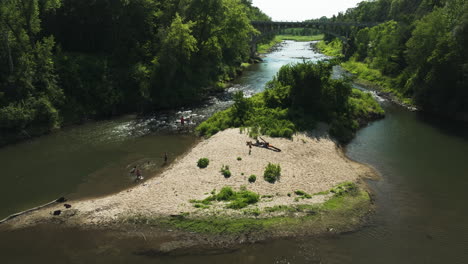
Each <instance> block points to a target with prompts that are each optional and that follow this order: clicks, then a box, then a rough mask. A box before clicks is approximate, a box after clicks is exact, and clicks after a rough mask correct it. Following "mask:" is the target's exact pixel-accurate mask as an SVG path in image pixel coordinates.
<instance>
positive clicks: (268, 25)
mask: <svg viewBox="0 0 468 264" xmlns="http://www.w3.org/2000/svg"><path fill="white" fill-rule="evenodd" d="M251 24H252V26H254V27H255V28H256V29H257V30H258V31H260V33H261V34H260V35H257V36H254V37H253V38H252V43H251V53H252V55H253V54H255V52H256V51H257V42H258V41H259V39H260V38H261V36H262V35H263V34H267V33H271V32H275V31H279V30H281V29H287V28H315V29H318V30H320V31H322V32H324V33H327V34H330V35H332V36H334V37H337V38H339V39H341V41H343V42H344V43H347V41H348V34H347V33H348V32H349V30H346V31H345V32H346V34H345V36H343V35H342V34H339V33H337V32H334V31H335V30H336V29H337V27H339V28H340V31H341V32H343V29H345V28H348V29H351V28H352V27H357V28H365V27H373V26H376V25H378V24H379V23H371V22H330V21H310V22H307V21H302V22H300V21H296V22H288V21H252V22H251Z"/></svg>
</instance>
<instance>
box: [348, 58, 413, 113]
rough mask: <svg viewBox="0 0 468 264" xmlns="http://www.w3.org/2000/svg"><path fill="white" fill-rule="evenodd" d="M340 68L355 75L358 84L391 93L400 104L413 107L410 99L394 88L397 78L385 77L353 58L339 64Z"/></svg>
mask: <svg viewBox="0 0 468 264" xmlns="http://www.w3.org/2000/svg"><path fill="white" fill-rule="evenodd" d="M341 66H342V67H343V68H344V69H345V70H347V71H348V72H350V73H352V74H353V75H355V76H356V77H357V78H358V82H360V83H362V84H363V85H365V86H370V87H372V88H374V89H377V90H379V91H382V92H388V93H391V94H393V95H395V96H396V97H397V99H398V100H399V101H401V102H402V103H404V104H407V105H411V106H414V102H413V100H412V99H411V98H408V97H405V96H404V95H403V94H402V93H401V92H400V91H399V90H397V89H395V88H394V87H398V85H397V78H392V77H388V76H385V75H383V74H382V73H381V72H380V71H379V70H377V69H372V68H371V67H370V66H369V65H368V64H367V63H364V62H358V61H356V60H355V59H353V58H351V59H350V60H348V61H346V62H343V63H341Z"/></svg>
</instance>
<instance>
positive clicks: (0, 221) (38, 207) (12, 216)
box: [0, 197, 67, 224]
mask: <svg viewBox="0 0 468 264" xmlns="http://www.w3.org/2000/svg"><path fill="white" fill-rule="evenodd" d="M66 200H67V199H65V197H60V198H58V199H56V200H53V201H51V202H48V203H46V204H43V205H40V206H37V207H34V208H31V209H28V210H25V211H22V212H19V213H16V214H12V215H10V216H8V217H7V218H5V219H3V220H0V224H3V223H4V222H6V221H9V220H11V219H13V218H15V217H18V216H20V215H24V214H27V213H30V212H34V211H37V210H39V209H42V208H44V207H47V206H50V205H54V204H57V203H63V202H65V201H66Z"/></svg>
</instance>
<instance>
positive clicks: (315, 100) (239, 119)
mask: <svg viewBox="0 0 468 264" xmlns="http://www.w3.org/2000/svg"><path fill="white" fill-rule="evenodd" d="M334 65H336V63H334V62H328V61H319V62H317V63H313V62H310V61H309V62H304V63H299V64H294V65H285V66H283V67H281V69H280V70H279V72H278V73H277V74H276V76H275V77H274V78H273V80H271V81H270V82H268V83H267V84H266V87H265V91H264V92H262V93H259V94H256V95H254V96H253V97H251V98H244V96H243V94H242V92H239V93H237V94H236V95H235V96H234V101H235V103H234V105H233V106H232V107H231V108H229V109H227V110H225V111H222V112H218V113H216V114H215V115H213V116H212V117H210V118H209V119H208V120H206V121H205V122H203V123H202V124H200V125H199V126H198V127H197V131H198V132H200V134H201V135H205V136H211V135H213V134H215V133H217V132H218V131H220V130H224V129H226V128H229V127H244V128H246V129H248V130H249V133H250V136H252V137H256V136H258V135H268V136H272V137H286V138H291V137H292V135H293V134H294V133H295V132H297V131H301V130H306V129H310V128H313V127H314V126H315V124H316V123H317V122H320V121H321V122H326V123H328V124H330V134H331V135H332V136H334V137H335V138H336V139H338V140H339V141H340V142H343V143H346V142H348V141H350V140H351V139H352V138H353V137H354V134H355V133H356V131H357V130H358V129H359V128H360V127H362V126H363V125H365V124H367V123H368V122H369V121H371V120H374V119H378V118H381V117H383V115H384V112H383V110H382V108H381V107H380V105H379V104H378V103H377V102H376V101H375V100H374V98H372V95H371V94H370V93H364V92H361V91H359V90H358V89H352V88H351V84H350V83H349V82H348V80H334V79H332V78H331V71H332V67H333V66H334Z"/></svg>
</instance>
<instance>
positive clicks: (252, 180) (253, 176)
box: [249, 174, 257, 183]
mask: <svg viewBox="0 0 468 264" xmlns="http://www.w3.org/2000/svg"><path fill="white" fill-rule="evenodd" d="M256 180H257V176H255V175H253V174H252V175H250V176H249V182H250V183H254V182H255V181H256Z"/></svg>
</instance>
